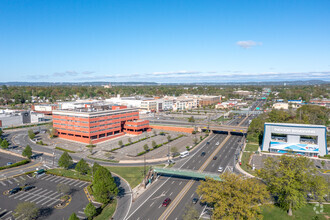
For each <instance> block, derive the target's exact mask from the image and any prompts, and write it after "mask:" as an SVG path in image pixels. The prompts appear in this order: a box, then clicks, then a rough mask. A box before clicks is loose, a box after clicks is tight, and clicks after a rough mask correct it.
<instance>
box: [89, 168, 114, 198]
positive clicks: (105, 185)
mask: <svg viewBox="0 0 330 220" xmlns="http://www.w3.org/2000/svg"><path fill="white" fill-rule="evenodd" d="M93 192H94V197H95V198H96V200H97V201H99V202H101V203H103V204H107V203H108V202H109V201H110V199H111V196H116V195H117V194H118V188H117V185H116V183H115V180H114V178H113V177H112V175H111V173H110V171H109V170H108V169H107V168H105V167H102V166H99V167H98V168H97V169H96V172H95V174H94V178H93Z"/></svg>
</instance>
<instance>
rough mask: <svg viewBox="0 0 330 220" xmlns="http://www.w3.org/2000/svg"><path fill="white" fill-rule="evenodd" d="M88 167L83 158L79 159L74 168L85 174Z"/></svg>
mask: <svg viewBox="0 0 330 220" xmlns="http://www.w3.org/2000/svg"><path fill="white" fill-rule="evenodd" d="M89 169H90V168H89V165H88V163H87V162H86V161H85V160H84V159H80V160H79V162H78V163H77V165H76V167H75V170H76V171H78V172H79V173H81V174H87V173H88V171H89Z"/></svg>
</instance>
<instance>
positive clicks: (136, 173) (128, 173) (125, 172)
mask: <svg viewBox="0 0 330 220" xmlns="http://www.w3.org/2000/svg"><path fill="white" fill-rule="evenodd" d="M106 168H108V169H109V170H110V171H111V172H114V173H116V174H118V175H119V176H121V177H123V178H124V179H125V180H127V182H128V183H129V184H130V186H131V188H132V189H133V188H134V187H136V186H137V185H139V184H140V183H141V182H142V180H143V170H144V167H143V166H141V167H109V166H107V167H106ZM146 169H147V170H148V169H149V167H147V168H146Z"/></svg>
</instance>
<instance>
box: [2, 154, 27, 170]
mask: <svg viewBox="0 0 330 220" xmlns="http://www.w3.org/2000/svg"><path fill="white" fill-rule="evenodd" d="M21 160H24V158H22V157H16V156H13V155H11V154H5V153H2V152H0V167H3V166H6V165H7V163H16V162H18V161H21Z"/></svg>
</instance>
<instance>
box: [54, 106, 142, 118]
mask: <svg viewBox="0 0 330 220" xmlns="http://www.w3.org/2000/svg"><path fill="white" fill-rule="evenodd" d="M138 111H139V110H138V109H137V108H125V109H116V110H99V111H95V110H94V111H80V110H79V109H75V110H53V115H72V116H85V117H93V116H102V115H114V114H122V113H130V112H138Z"/></svg>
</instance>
